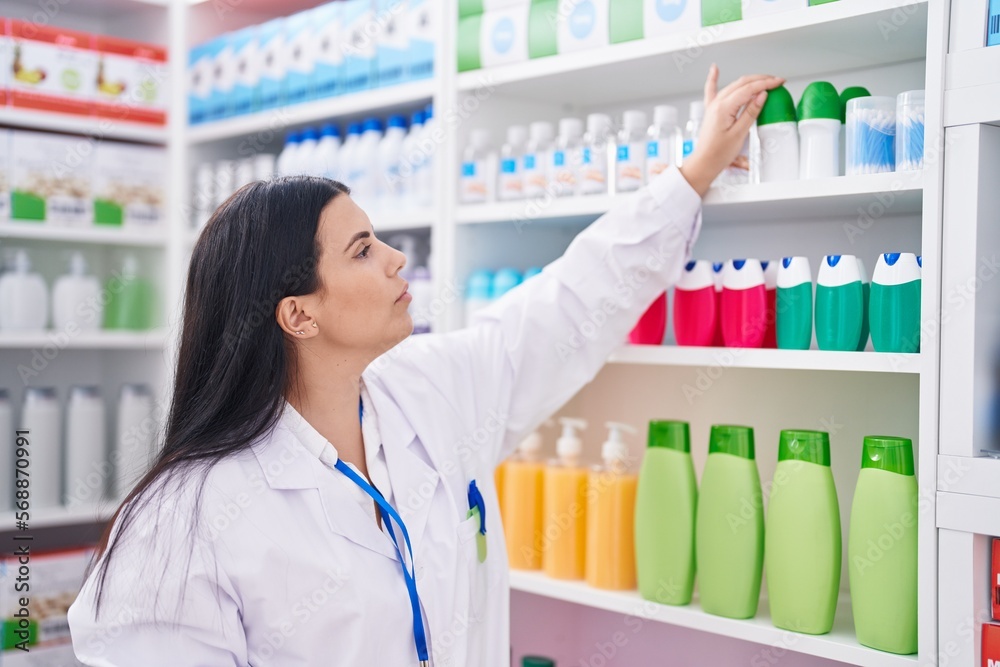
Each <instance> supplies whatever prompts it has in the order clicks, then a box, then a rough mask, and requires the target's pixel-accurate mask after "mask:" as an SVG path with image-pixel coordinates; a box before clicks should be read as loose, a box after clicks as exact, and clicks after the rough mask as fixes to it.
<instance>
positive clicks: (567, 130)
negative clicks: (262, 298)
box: [559, 118, 583, 139]
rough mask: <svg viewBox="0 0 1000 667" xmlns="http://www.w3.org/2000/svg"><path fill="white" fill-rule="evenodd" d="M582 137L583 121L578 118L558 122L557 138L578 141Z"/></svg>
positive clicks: (563, 119)
mask: <svg viewBox="0 0 1000 667" xmlns="http://www.w3.org/2000/svg"><path fill="white" fill-rule="evenodd" d="M582 135H583V121H582V120H580V119H579V118H562V119H560V121H559V136H560V137H562V138H564V139H579V138H580V137H581V136H582Z"/></svg>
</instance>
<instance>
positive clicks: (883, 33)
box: [457, 0, 927, 106]
mask: <svg viewBox="0 0 1000 667" xmlns="http://www.w3.org/2000/svg"><path fill="white" fill-rule="evenodd" d="M926 34H927V0H849V1H845V0H841V1H840V2H832V3H829V4H824V5H819V6H816V7H809V8H806V9H800V10H793V11H788V12H783V13H780V14H774V15H772V16H767V17H762V18H758V19H752V20H745V21H736V22H733V23H726V24H722V25H717V26H709V27H707V28H703V29H702V30H701V31H700V32H699V33H697V34H692V33H686V34H678V35H668V36H665V37H661V38H657V39H640V40H635V41H632V42H625V43H623V44H614V45H612V46H609V47H605V48H599V49H592V50H590V51H580V52H576V53H572V54H566V55H557V56H550V57H547V58H538V59H534V60H528V61H526V62H521V63H515V64H511V65H505V66H501V67H492V68H488V69H482V70H474V71H471V72H463V73H461V74H459V75H458V77H457V86H458V89H459V90H465V91H471V90H476V89H479V88H484V87H488V86H497V87H499V89H500V92H502V93H503V94H504V95H510V96H513V97H519V98H523V99H530V100H534V101H543V100H545V101H552V102H558V103H561V104H570V105H574V104H576V105H582V106H590V105H596V104H603V103H606V102H607V101H608V100H614V101H616V102H625V101H630V100H638V99H648V98H650V97H653V96H657V95H664V94H668V93H686V92H695V91H701V89H702V86H703V85H704V81H705V72H706V71H707V70H708V66H709V65H710V64H711V63H713V62H714V63H718V65H719V67H720V68H721V70H722V73H723V77H724V78H725V79H726V80H731V79H732V78H735V77H736V76H738V75H739V74H742V73H743V72H774V73H775V74H780V75H781V76H785V77H789V78H794V77H800V76H810V75H816V74H821V73H827V72H835V71H844V70H852V69H858V68H870V67H875V66H878V65H883V64H889V63H897V62H905V61H910V60H922V59H924V57H925V52H926ZM790 54H794V57H790ZM595 81H599V82H600V84H599V85H595V84H594V82H595Z"/></svg>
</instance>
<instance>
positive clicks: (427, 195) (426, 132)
mask: <svg viewBox="0 0 1000 667" xmlns="http://www.w3.org/2000/svg"><path fill="white" fill-rule="evenodd" d="M417 142H418V146H419V147H420V149H421V162H420V165H419V167H418V168H417V183H416V187H417V190H416V192H417V205H418V206H431V205H432V204H433V203H434V192H435V189H436V186H437V180H436V176H435V169H436V166H435V165H436V160H435V157H434V156H435V150H436V148H435V147H436V146H438V145H439V144H440V138H438V137H437V120H436V119H435V118H434V105H433V104H428V105H427V107H426V108H425V109H424V127H423V129H422V130H421V131H420V134H419V135H418V137H417Z"/></svg>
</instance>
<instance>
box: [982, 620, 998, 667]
mask: <svg viewBox="0 0 1000 667" xmlns="http://www.w3.org/2000/svg"><path fill="white" fill-rule="evenodd" d="M983 667H1000V625H994V624H993V623H983Z"/></svg>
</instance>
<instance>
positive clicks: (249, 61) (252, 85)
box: [233, 25, 261, 116]
mask: <svg viewBox="0 0 1000 667" xmlns="http://www.w3.org/2000/svg"><path fill="white" fill-rule="evenodd" d="M233 55H234V57H235V58H236V79H235V80H234V81H233V115H234V116H240V115H243V114H248V113H251V112H253V111H256V110H257V87H258V85H259V84H260V67H261V62H260V38H259V35H258V32H257V26H255V25H254V26H250V27H249V28H244V29H243V30H240V31H239V32H236V33H234V34H233Z"/></svg>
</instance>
